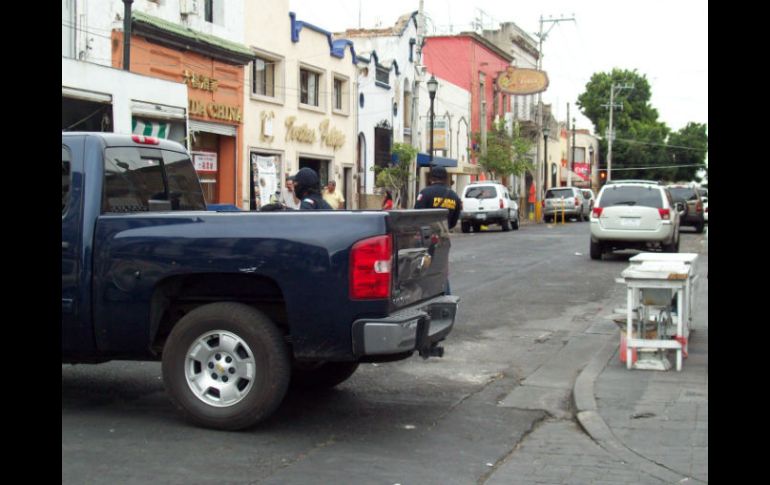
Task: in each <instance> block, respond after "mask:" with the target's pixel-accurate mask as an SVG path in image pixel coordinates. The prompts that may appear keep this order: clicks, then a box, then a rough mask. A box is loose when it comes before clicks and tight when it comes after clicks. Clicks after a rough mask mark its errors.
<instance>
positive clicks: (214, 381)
mask: <svg viewBox="0 0 770 485" xmlns="http://www.w3.org/2000/svg"><path fill="white" fill-rule="evenodd" d="M449 247H450V242H449V232H448V229H447V223H446V211H445V210H419V211H415V210H401V211H399V210H396V211H387V212H386V211H309V212H305V211H286V212H261V213H259V212H247V211H246V212H224V211H223V212H213V211H207V210H206V204H205V202H204V199H203V195H202V191H201V186H200V182H199V181H198V178H197V176H196V173H195V170H194V167H193V165H192V162H191V161H190V157H189V154H188V153H187V152H186V150H185V149H184V147H183V146H181V145H179V144H178V143H175V142H171V141H166V140H158V139H154V138H149V137H142V136H130V135H116V134H108V133H62V329H61V343H62V362H64V363H99V362H106V361H109V360H115V359H122V360H160V361H162V369H163V380H164V383H165V386H166V389H167V390H168V393H169V395H170V397H171V400H172V401H173V402H174V403H175V405H176V406H177V407H178V408H179V409H180V410H181V411H182V412H183V413H184V414H185V415H186V416H187V417H188V418H190V419H191V420H192V421H193V422H195V423H197V424H199V425H203V426H206V427H212V428H220V429H241V428H245V427H248V426H251V425H253V424H255V423H258V422H259V421H261V420H263V419H265V418H267V417H268V416H269V415H270V414H271V413H272V412H273V411H275V409H276V408H277V407H278V406H279V404H280V403H281V401H282V400H283V397H284V395H285V393H286V391H287V389H288V386H289V385H290V384H293V385H297V386H306V387H331V386H334V385H337V384H339V383H341V382H343V381H344V380H345V379H347V378H348V377H350V376H351V375H352V374H353V372H355V370H356V368H357V367H358V365H359V363H361V362H385V361H394V360H400V359H405V358H408V357H410V356H412V355H413V354H414V353H415V352H417V353H419V354H420V355H421V356H422V357H425V358H427V357H429V356H441V355H442V354H443V348H442V347H440V346H439V345H438V344H439V342H441V341H442V340H444V339H445V337H446V336H447V335H448V334H449V332H450V331H451V329H452V326H453V325H454V320H455V314H456V311H457V304H458V301H459V299H458V298H457V297H456V296H451V295H447V294H445V293H446V292H445V285H446V281H447V274H448V260H449Z"/></svg>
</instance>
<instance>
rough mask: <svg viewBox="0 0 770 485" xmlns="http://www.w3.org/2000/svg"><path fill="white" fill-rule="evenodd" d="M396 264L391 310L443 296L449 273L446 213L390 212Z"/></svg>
mask: <svg viewBox="0 0 770 485" xmlns="http://www.w3.org/2000/svg"><path fill="white" fill-rule="evenodd" d="M388 214H389V221H390V222H389V223H390V226H391V231H392V233H393V248H394V249H393V250H394V253H395V254H394V258H396V259H395V261H396V264H394V268H393V279H392V285H393V286H392V293H391V294H392V298H391V301H390V310H391V311H395V310H398V309H400V308H404V307H407V306H410V305H413V304H415V303H418V302H420V301H423V300H427V299H429V298H433V297H436V296H439V295H442V294H444V292H445V288H446V281H447V277H448V271H449V246H450V241H449V228H448V225H447V211H446V209H424V210H395V211H389V213H388Z"/></svg>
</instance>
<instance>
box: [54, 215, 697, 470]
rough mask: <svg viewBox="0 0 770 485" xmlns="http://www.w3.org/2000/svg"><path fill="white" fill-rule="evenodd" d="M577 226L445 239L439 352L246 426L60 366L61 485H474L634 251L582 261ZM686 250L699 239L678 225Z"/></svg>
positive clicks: (563, 379) (145, 373)
mask: <svg viewBox="0 0 770 485" xmlns="http://www.w3.org/2000/svg"><path fill="white" fill-rule="evenodd" d="M588 230H589V223H587V222H582V223H578V222H571V223H568V224H566V225H542V224H541V225H528V226H523V227H522V229H521V230H518V231H511V232H507V233H504V232H500V231H499V230H498V229H496V228H493V229H491V230H490V231H489V232H484V233H481V234H473V233H470V234H462V233H455V234H453V236H452V252H451V256H450V263H451V269H450V271H451V272H450V281H451V287H452V292H453V293H454V294H457V295H459V296H460V297H461V299H462V300H461V303H460V310H459V313H458V317H457V323H456V325H455V328H454V330H453V332H452V334H450V336H449V338H448V339H447V341H446V342H445V349H446V354H445V357H444V358H441V359H438V358H433V359H429V360H422V359H420V358H419V357H413V358H411V359H408V360H406V361H401V362H395V363H389V364H366V365H362V367H361V368H360V370H359V371H358V372H357V373H356V374H355V375H354V376H353V377H352V378H351V379H349V380H348V381H347V382H345V383H344V384H342V385H340V386H338V387H337V388H336V389H333V390H329V391H324V392H314V393H303V392H299V391H291V392H290V393H289V395H288V396H287V397H286V399H285V401H284V403H283V404H282V406H281V408H280V409H279V411H278V412H277V413H276V414H275V415H274V416H273V417H272V418H271V419H270V420H269V421H267V422H266V423H264V424H263V425H261V426H259V427H257V428H254V429H251V430H248V431H245V432H237V433H230V432H218V431H211V430H204V429H199V428H195V427H193V426H191V425H189V424H188V423H186V422H184V421H183V420H182V419H181V418H180V416H179V415H178V414H177V413H176V411H175V410H174V409H173V408H172V406H171V404H170V402H169V400H168V398H167V396H166V394H165V390H164V388H163V384H162V382H161V377H160V376H161V370H160V364H159V363H136V362H111V363H107V364H101V365H96V366H89V365H78V366H70V365H63V366H62V483H92V484H97V483H148V482H162V483H218V484H221V483H281V484H286V483H290V484H293V483H297V484H299V483H383V484H407V483H442V484H449V483H458V484H469V483H484V482H485V481H487V479H489V478H490V477H491V476H492V475H493V474H494V473H495V472H496V470H497V469H498V467H499V466H500V465H501V464H502V463H503V462H505V461H506V460H508V459H509V457H510V456H511V454H512V453H515V450H516V447H517V444H519V443H520V442H521V441H522V440H524V439H526V437H527V435H528V434H529V433H530V432H532V430H533V429H535V428H536V427H537V426H538V424H539V423H541V422H543V420H545V419H564V420H571V419H573V416H572V415H571V409H570V408H571V404H570V396H569V391H570V389H571V385H572V382H573V381H574V379H575V377H576V375H577V373H578V371H579V370H580V369H581V368H582V367H583V366H584V365H585V362H586V361H587V359H588V358H590V352H591V350H590V349H591V341H590V338H589V337H590V334H591V329H592V328H594V327H595V326H597V325H598V324H597V322H605V323H606V318H605V316H606V315H607V314H609V313H611V312H612V305H613V304H614V303H616V302H617V301H618V300H619V299H620V298H621V297H622V293H621V292H622V288H621V287H620V285H617V284H616V283H615V282H614V278H616V277H617V276H619V274H620V272H621V271H622V270H623V269H624V268H625V267H626V265H627V264H628V263H627V260H628V258H629V257H630V256H631V255H633V254H635V253H634V252H624V253H617V254H615V255H613V256H611V257H609V258H607V257H605V259H604V260H603V261H592V260H591V259H590V258H589V256H588ZM684 231H688V232H683V233H682V248H681V251H683V252H684V251H688V250H690V249H688V248H696V250H697V245H698V244H700V241H701V240H702V236H701V235H696V234H694V233H692V232H689V230H688V229H685V230H684Z"/></svg>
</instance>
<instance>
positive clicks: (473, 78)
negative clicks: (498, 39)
mask: <svg viewBox="0 0 770 485" xmlns="http://www.w3.org/2000/svg"><path fill="white" fill-rule="evenodd" d="M512 60H513V56H512V55H511V54H510V53H508V52H505V51H503V50H502V49H500V48H499V47H497V46H496V45H494V44H493V43H491V42H490V41H489V40H487V39H485V38H484V37H482V36H480V35H478V34H476V33H473V32H466V33H461V34H458V35H454V36H435V37H427V38H426V39H425V47H424V49H423V62H424V64H425V66H426V67H427V70H428V72H430V73H435V76H436V77H437V78H441V79H444V80H446V81H448V82H449V83H451V84H453V85H454V86H457V87H459V88H460V89H462V90H465V91H468V92H469V93H470V103H469V109H468V111H469V115H470V116H469V120H468V125H469V130H470V133H471V135H473V134H478V135H479V136H480V137H481V139H482V140H483V139H484V137H485V135H486V132H487V131H488V130H490V129H492V127H493V123H494V121H495V120H496V119H505V117H506V113H511V97H510V96H509V95H507V94H505V93H502V92H500V91H499V90H498V89H497V86H496V85H497V82H496V81H497V77H498V76H499V75H501V74H502V73H504V72H505V70H506V68H507V67H508V66H510V64H511V62H512ZM457 122H458V123H460V119H459V118H458V120H457ZM471 148H473V150H471V151H470V153H469V159H470V165H472V166H473V167H476V170H477V169H478V167H477V166H478V155H477V153H479V150H480V147H477V146H472V147H471ZM461 170H463V173H465V174H468V175H470V178H471V179H475V178H476V177H477V176H476V175H475V174H471V173H470V172H471V170H468V169H461ZM466 170H467V172H466ZM474 171H475V170H474ZM478 173H479V177H480V178H482V179H483V178H485V175H484V173H483V172H482V171H478ZM501 182H502V183H504V184H506V185H511V181H510V180H508V181H501Z"/></svg>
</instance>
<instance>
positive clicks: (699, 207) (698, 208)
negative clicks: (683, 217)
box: [695, 202, 703, 212]
mask: <svg viewBox="0 0 770 485" xmlns="http://www.w3.org/2000/svg"><path fill="white" fill-rule="evenodd" d="M695 212H703V203H702V202H698V203H696V204H695Z"/></svg>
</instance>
